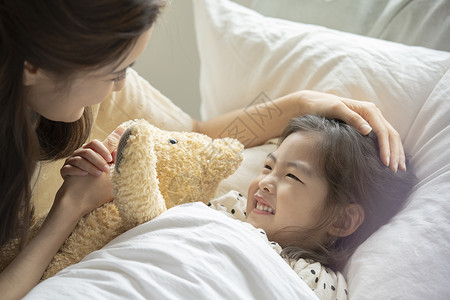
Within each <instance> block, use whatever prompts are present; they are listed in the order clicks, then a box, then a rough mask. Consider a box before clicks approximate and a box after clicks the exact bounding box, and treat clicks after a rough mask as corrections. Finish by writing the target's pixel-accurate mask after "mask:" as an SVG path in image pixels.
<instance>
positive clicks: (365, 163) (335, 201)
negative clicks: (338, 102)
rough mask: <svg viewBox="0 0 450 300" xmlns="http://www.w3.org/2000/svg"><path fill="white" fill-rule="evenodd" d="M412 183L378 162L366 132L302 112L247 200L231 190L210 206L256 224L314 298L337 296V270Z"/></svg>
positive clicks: (340, 283)
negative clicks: (362, 133)
mask: <svg viewBox="0 0 450 300" xmlns="http://www.w3.org/2000/svg"><path fill="white" fill-rule="evenodd" d="M414 183H415V177H414V176H413V175H412V174H410V173H408V172H403V171H400V172H396V173H394V172H392V171H391V170H390V169H388V168H386V166H385V165H384V164H383V163H382V162H381V160H380V159H379V154H378V145H377V138H376V136H375V135H374V134H369V135H368V136H363V135H361V134H360V133H358V132H357V131H356V130H355V129H354V128H352V127H351V126H349V125H347V124H345V123H343V122H341V121H337V120H330V119H325V118H320V117H316V116H303V117H298V118H294V119H292V120H291V121H290V123H289V125H288V126H287V127H286V128H285V130H284V132H283V134H282V136H281V138H280V140H279V145H278V148H277V150H276V151H274V152H273V153H270V154H269V155H268V156H267V158H266V160H265V162H264V167H263V169H262V171H261V174H260V175H259V176H258V177H257V178H255V179H254V180H253V181H252V182H251V184H250V186H249V189H248V199H247V201H246V200H245V199H244V198H243V197H242V195H240V194H239V193H238V192H236V191H232V192H230V193H228V194H226V195H224V196H222V197H220V198H217V199H214V200H212V201H211V206H213V207H214V208H216V209H218V210H222V211H223V210H225V211H227V212H228V213H229V214H230V215H232V216H234V217H235V218H237V219H240V220H241V221H246V222H248V223H250V224H251V225H253V226H254V227H255V228H260V229H261V233H263V234H264V235H266V236H267V242H269V241H271V242H272V243H271V245H272V247H273V248H274V249H275V250H276V251H277V252H278V253H279V254H280V255H282V256H283V257H284V258H285V260H286V261H287V262H288V263H289V264H290V265H291V267H292V268H293V269H294V270H295V272H297V274H299V276H300V277H302V279H303V280H304V281H305V282H306V283H307V284H308V285H309V286H310V287H311V288H312V289H313V290H314V292H315V293H316V295H317V296H318V297H319V298H320V299H345V298H346V297H347V288H346V284H345V280H344V278H343V276H342V275H341V274H340V273H339V271H340V270H342V268H343V266H344V265H345V263H346V262H347V260H348V258H349V257H350V255H351V254H352V253H353V252H354V251H355V249H356V248H357V247H358V246H359V245H360V244H361V243H362V242H364V240H366V239H367V238H368V237H369V236H370V235H371V234H372V233H373V232H374V231H375V230H377V229H378V228H379V227H380V226H381V225H383V224H385V223H387V222H388V221H389V219H390V218H391V217H392V216H394V215H395V214H396V213H397V212H398V211H399V209H400V208H401V207H402V205H403V203H404V202H405V200H406V198H407V196H408V194H409V192H410V190H411V188H412V186H413V184H414ZM245 202H246V204H245ZM245 207H246V212H244V209H245Z"/></svg>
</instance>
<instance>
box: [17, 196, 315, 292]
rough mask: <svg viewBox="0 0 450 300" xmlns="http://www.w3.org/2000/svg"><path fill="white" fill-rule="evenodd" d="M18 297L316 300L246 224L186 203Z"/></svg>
mask: <svg viewBox="0 0 450 300" xmlns="http://www.w3.org/2000/svg"><path fill="white" fill-rule="evenodd" d="M263 274H264V275H263ZM24 299H233V300H235V299H317V298H316V297H315V295H314V293H313V292H312V291H311V290H310V288H309V287H308V286H307V285H306V284H305V283H304V282H303V281H302V280H301V279H300V278H299V277H298V275H297V274H295V272H294V271H293V270H292V269H291V268H290V267H289V266H288V265H287V264H286V263H285V262H284V261H283V259H282V258H281V257H280V256H279V255H278V254H277V253H276V252H275V251H274V250H273V249H272V248H270V246H268V245H267V243H265V242H264V240H263V239H261V238H260V237H259V236H258V234H257V233H255V232H254V231H252V230H251V227H250V225H249V224H246V223H243V222H240V221H237V220H233V219H231V218H229V217H227V216H225V215H223V214H222V213H221V212H218V211H215V210H213V209H210V208H208V207H207V206H206V205H204V204H202V203H193V204H185V205H182V206H178V207H175V208H173V209H170V210H169V211H167V212H165V213H164V214H162V215H161V216H159V217H158V218H155V219H154V220H152V221H150V222H148V223H145V224H142V225H141V226H138V227H136V228H134V229H132V230H130V231H128V232H126V233H124V234H122V235H121V236H119V237H118V238H116V239H115V240H113V241H112V242H111V243H109V244H108V245H107V246H105V247H104V248H103V249H101V250H99V251H96V252H93V253H91V254H90V255H89V256H87V257H86V258H85V259H84V260H83V261H81V262H80V263H78V264H76V265H73V266H71V267H69V268H67V269H65V270H63V271H61V272H60V273H58V274H57V275H56V276H54V277H52V278H50V279H47V280H46V281H44V282H42V283H41V284H39V285H38V286H36V287H35V288H34V289H33V290H32V291H31V292H30V293H29V294H28V295H27V296H26V297H25V298H24Z"/></svg>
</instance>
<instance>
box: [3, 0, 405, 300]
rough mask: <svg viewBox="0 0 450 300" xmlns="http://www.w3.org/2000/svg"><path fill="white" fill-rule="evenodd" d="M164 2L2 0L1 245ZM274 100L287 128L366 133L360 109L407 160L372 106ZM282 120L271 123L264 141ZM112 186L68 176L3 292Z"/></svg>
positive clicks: (211, 124)
mask: <svg viewBox="0 0 450 300" xmlns="http://www.w3.org/2000/svg"><path fill="white" fill-rule="evenodd" d="M164 5H165V1H164V0H97V1H91V0H66V1H56V0H48V1H37V2H36V1H16V0H1V1H0V43H1V45H0V66H1V67H0V68H1V69H0V105H1V107H2V111H1V112H0V114H1V118H0V122H1V126H0V137H1V141H0V150H1V155H2V156H1V159H0V163H1V165H0V174H1V175H0V180H1V188H0V245H3V244H4V243H5V242H7V241H8V240H9V239H11V238H19V239H20V240H21V242H22V244H24V240H25V237H26V235H27V230H28V228H29V223H30V219H31V215H32V209H31V203H30V202H31V201H30V197H31V191H32V176H33V174H34V172H35V171H36V166H37V163H38V162H39V161H44V160H55V159H59V158H63V157H67V156H68V155H70V154H71V153H72V152H73V151H74V150H75V149H77V148H79V147H80V146H81V145H82V144H83V143H84V142H85V140H86V139H87V137H88V135H89V132H90V128H91V121H90V114H89V109H88V107H89V106H90V105H93V104H96V103H99V102H101V101H102V100H104V99H105V97H106V96H107V95H108V94H109V93H110V92H111V91H118V90H120V89H121V88H122V86H123V84H124V80H125V76H126V69H127V68H128V67H129V66H130V65H132V63H133V62H134V61H135V60H136V59H137V57H138V56H139V55H140V54H141V52H142V51H143V49H144V48H145V47H146V45H147V42H148V40H149V38H150V35H151V29H152V26H153V24H154V22H155V20H156V18H157V16H158V14H159V12H160V11H161V9H162V8H163V7H164ZM276 103H277V106H280V107H281V108H282V110H283V111H285V112H290V113H289V114H286V115H282V116H280V117H279V118H281V119H282V120H281V121H285V124H286V123H287V121H288V120H289V119H290V117H292V114H293V113H295V114H299V113H317V114H322V115H326V116H329V117H339V118H341V119H343V120H344V121H346V122H348V123H349V124H351V125H353V126H355V127H356V128H360V129H361V131H362V133H365V134H367V133H368V132H369V131H370V130H371V129H370V127H366V128H362V126H363V125H364V124H366V125H367V123H366V122H365V121H364V120H363V119H362V118H361V117H359V116H357V115H356V114H355V113H354V112H352V111H351V110H354V111H355V112H357V113H360V114H362V116H363V117H365V118H366V119H367V121H368V122H369V123H370V124H371V126H372V127H373V128H374V131H375V132H376V133H377V134H378V135H379V138H380V140H382V141H384V142H382V143H381V146H380V147H381V149H382V157H383V159H384V162H385V163H386V165H390V166H391V167H392V168H393V169H396V164H398V163H399V162H400V163H401V166H403V165H402V161H403V150H402V147H401V142H400V140H399V139H398V135H397V133H396V132H395V130H393V129H392V127H391V126H390V125H389V124H388V123H387V122H386V121H385V120H384V118H383V117H382V116H381V115H380V114H379V112H378V111H377V109H376V108H375V107H374V106H373V105H371V104H366V103H363V102H358V101H354V100H349V99H344V100H341V99H339V98H337V97H335V96H332V95H326V94H321V93H315V92H299V93H294V94H291V95H288V96H286V97H283V98H280V99H278V100H277V102H276ZM335 108H336V109H335ZM349 108H350V109H349ZM252 109H257V108H252ZM247 112H248V111H247ZM236 116H242V117H245V116H246V113H245V112H243V111H236V112H233V113H231V114H228V115H226V116H224V117H219V118H218V119H215V120H211V121H207V122H196V123H195V126H194V130H197V131H199V132H203V133H206V134H209V135H211V136H212V137H214V136H217V135H219V134H220V133H221V132H223V128H224V127H226V126H227V124H229V121H230V120H232V119H233V118H235V117H236ZM278 123H280V124H281V123H283V122H278ZM285 124H282V125H280V126H273V127H271V126H270V124H269V126H267V127H266V128H265V129H266V130H262V131H260V132H259V133H260V135H259V140H258V142H261V141H262V140H264V139H266V138H267V137H271V136H275V135H277V134H278V133H279V132H281V129H282V128H283V127H284V125H285ZM118 136H120V130H118V131H117V132H116V133H115V134H113V135H111V136H110V138H109V139H108V140H107V141H106V146H103V145H100V143H98V145H100V146H99V147H103V148H104V149H106V150H107V152H108V153H107V154H105V155H104V157H105V158H106V161H110V160H111V158H110V153H111V152H112V151H113V150H114V145H115V143H114V141H116V140H117V138H118ZM94 144H95V142H94ZM388 157H391V160H390V162H389V161H388ZM104 163H105V162H103V165H104ZM75 169H76V168H74V170H75ZM66 171H67V170H66ZM75 171H76V170H75ZM67 174H68V175H70V169H69V170H68V171H67V173H66V175H67ZM38 175H39V174H37V176H38ZM109 184H110V183H109V180H108V176H105V175H104V173H103V175H100V176H97V177H94V178H93V177H92V176H68V177H66V178H65V182H64V184H63V186H62V187H61V188H60V190H59V191H58V193H57V195H56V197H55V200H54V204H53V206H52V208H51V211H50V213H49V215H48V217H47V220H46V221H45V223H44V225H43V226H42V228H41V230H40V232H39V233H38V234H37V235H36V237H35V238H34V239H33V240H31V241H30V242H29V243H28V244H27V245H26V246H24V247H23V249H22V251H21V253H20V254H19V255H18V256H17V257H16V259H15V260H14V261H13V262H12V263H11V264H10V265H9V266H8V267H7V268H6V269H5V270H4V271H3V272H2V273H1V274H0V290H1V291H2V297H3V298H5V299H10V298H11V299H15V298H19V297H21V296H23V295H25V294H26V293H27V292H28V291H29V290H30V289H31V288H32V287H33V286H34V285H35V284H36V283H37V282H38V281H39V279H40V277H41V275H42V273H43V271H44V270H45V268H46V266H47V264H48V263H49V261H50V260H51V258H52V257H53V256H54V254H55V253H56V251H57V250H58V248H59V247H60V246H61V244H62V242H63V241H64V240H65V239H66V237H67V236H68V235H69V234H70V232H71V231H72V230H73V228H74V226H75V224H76V223H77V222H78V220H79V219H80V218H81V217H82V216H83V215H84V214H86V213H88V212H89V211H91V210H93V209H95V208H96V207H98V206H100V205H101V204H103V203H105V202H107V201H109V200H111V193H110V192H105V193H104V194H101V195H99V191H109V189H108V188H105V187H108V185H109ZM102 187H103V188H102ZM93 191H95V193H93ZM93 194H95V198H94V197H92V195H93Z"/></svg>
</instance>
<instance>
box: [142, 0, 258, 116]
mask: <svg viewBox="0 0 450 300" xmlns="http://www.w3.org/2000/svg"><path fill="white" fill-rule="evenodd" d="M236 2H238V3H241V4H248V3H250V2H251V0H239V1H236ZM134 69H135V70H136V71H137V72H138V73H139V74H140V75H141V76H142V77H144V78H145V79H147V80H148V81H149V82H150V83H151V84H152V85H153V86H154V87H155V88H157V89H158V90H160V91H161V93H163V94H164V95H166V96H167V97H168V98H169V99H171V100H172V101H173V102H174V103H175V104H177V105H178V106H179V107H181V108H182V109H183V110H184V111H185V112H187V113H188V114H190V115H191V116H192V117H193V118H196V119H200V92H199V86H198V77H199V69H200V68H199V58H198V54H197V42H196V39H195V32H194V18H193V8H192V0H171V1H170V4H169V5H168V6H167V7H166V8H165V10H164V11H163V13H162V14H161V16H160V17H159V19H158V21H157V24H156V25H155V28H154V31H153V36H152V38H151V40H150V43H149V45H148V47H147V49H146V50H145V51H144V53H143V54H142V56H141V57H140V58H139V59H138V60H137V62H136V64H135V66H134Z"/></svg>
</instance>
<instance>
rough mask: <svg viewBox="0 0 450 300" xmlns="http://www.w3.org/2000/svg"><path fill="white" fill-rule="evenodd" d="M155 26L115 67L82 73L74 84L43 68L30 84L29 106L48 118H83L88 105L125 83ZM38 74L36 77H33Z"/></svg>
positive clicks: (73, 119) (28, 89)
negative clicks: (127, 74) (57, 77)
mask: <svg viewBox="0 0 450 300" xmlns="http://www.w3.org/2000/svg"><path fill="white" fill-rule="evenodd" d="M151 33H152V29H150V30H148V31H146V32H145V33H144V34H142V35H141V36H140V37H139V39H138V40H137V42H136V44H135V45H134V47H133V48H132V49H131V52H130V53H129V54H128V56H127V57H126V58H125V59H124V60H123V62H122V63H121V64H120V65H119V66H118V67H117V68H116V69H114V70H111V67H109V68H108V67H105V68H102V69H100V70H98V71H94V72H90V73H83V74H80V76H78V77H77V78H76V79H75V80H74V81H73V82H72V83H71V84H70V87H69V88H68V89H67V88H64V87H61V84H60V83H58V82H56V81H55V80H54V79H53V78H52V77H49V76H48V75H46V74H45V73H44V72H42V70H39V69H38V70H35V71H34V73H33V71H30V70H29V69H28V71H27V70H26V71H25V72H29V73H30V72H31V73H33V74H32V75H31V76H32V78H33V79H32V80H31V83H30V84H25V85H26V87H27V94H26V95H27V96H26V97H27V98H26V101H27V105H28V107H30V108H31V109H32V110H33V111H35V112H37V113H38V114H40V115H42V116H44V117H45V118H47V119H50V120H53V121H61V122H74V121H76V120H78V119H79V118H81V116H82V114H83V111H84V108H85V107H86V106H90V105H94V104H97V103H100V102H102V101H103V100H105V99H106V97H107V96H108V95H109V94H110V93H111V92H112V91H119V90H121V89H122V87H123V86H124V84H125V78H126V71H127V68H128V67H129V66H131V65H132V64H133V63H134V62H135V61H136V59H137V58H138V57H139V56H140V55H141V54H142V52H143V51H144V49H145V47H146V46H147V44H148V41H149V39H150V36H151ZM33 76H34V77H33Z"/></svg>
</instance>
